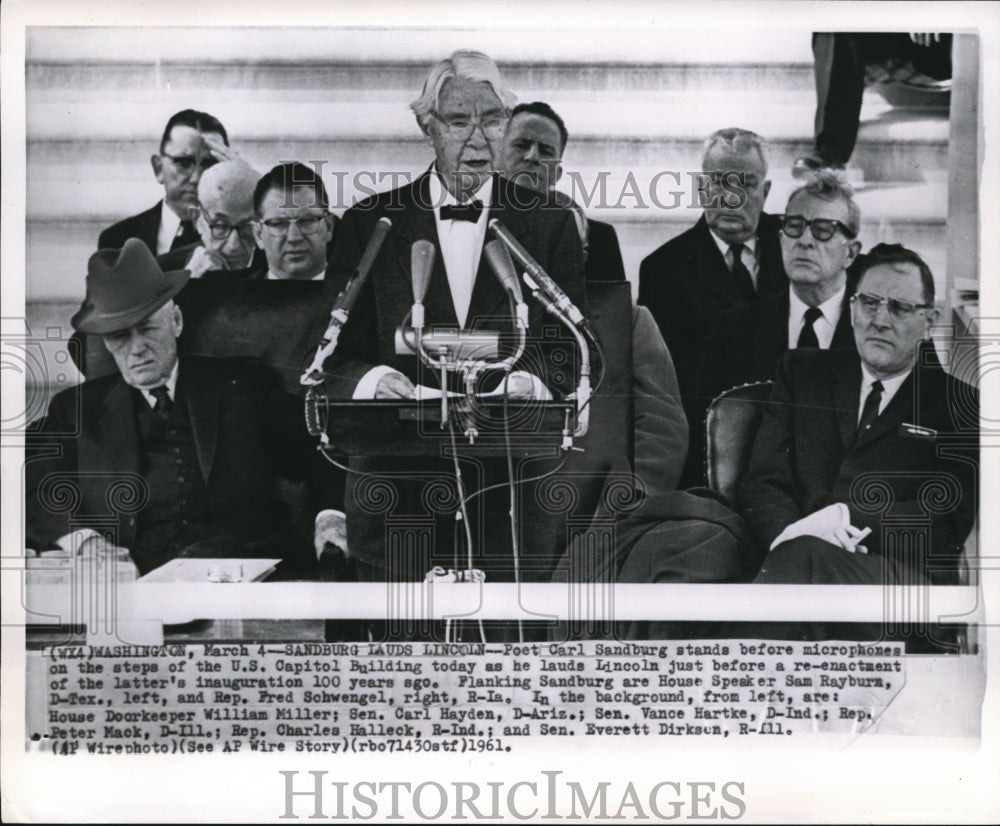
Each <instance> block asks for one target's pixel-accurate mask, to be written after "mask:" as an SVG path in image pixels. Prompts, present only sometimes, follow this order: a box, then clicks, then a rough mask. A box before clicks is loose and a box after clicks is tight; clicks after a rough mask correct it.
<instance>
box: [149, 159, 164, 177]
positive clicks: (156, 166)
mask: <svg viewBox="0 0 1000 826" xmlns="http://www.w3.org/2000/svg"><path fill="white" fill-rule="evenodd" d="M149 162H150V164H151V165H152V167H153V174H154V175H155V176H156V180H157V181H158V182H159V183H161V184H162V183H163V158H161V157H160V156H159V155H150V156H149Z"/></svg>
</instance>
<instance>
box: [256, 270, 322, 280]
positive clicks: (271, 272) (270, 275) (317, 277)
mask: <svg viewBox="0 0 1000 826" xmlns="http://www.w3.org/2000/svg"><path fill="white" fill-rule="evenodd" d="M324 278H326V268H325V267H324V268H323V269H322V270H320V271H319V272H318V273H316V275H313V276H310V277H309V278H288V277H287V276H283V275H276V274H275V272H274V270H268V271H267V280H268V281H322V280H323V279H324Z"/></svg>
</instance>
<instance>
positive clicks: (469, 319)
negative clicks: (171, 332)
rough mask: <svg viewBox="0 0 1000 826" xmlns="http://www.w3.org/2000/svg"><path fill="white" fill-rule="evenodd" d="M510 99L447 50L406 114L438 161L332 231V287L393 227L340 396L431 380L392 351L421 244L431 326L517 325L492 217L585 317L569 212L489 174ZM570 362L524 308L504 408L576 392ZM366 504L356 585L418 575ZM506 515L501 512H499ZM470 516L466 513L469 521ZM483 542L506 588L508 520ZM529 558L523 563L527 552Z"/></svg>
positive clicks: (442, 546)
mask: <svg viewBox="0 0 1000 826" xmlns="http://www.w3.org/2000/svg"><path fill="white" fill-rule="evenodd" d="M513 102H514V96H513V95H512V94H511V93H510V92H508V91H507V90H506V89H505V88H504V86H503V84H502V81H501V78H500V72H499V70H498V69H497V66H496V64H495V63H494V62H493V61H492V60H491V59H490V58H489V57H487V56H486V55H484V54H482V53H480V52H473V51H459V52H455V53H454V54H453V55H451V57H450V58H448V59H446V60H442V61H441V62H439V63H438V64H436V65H435V66H434V67H433V68H432V69H431V70H430V72H429V73H428V76H427V78H426V80H425V82H424V86H423V91H422V92H421V94H420V97H419V98H418V99H417V100H416V101H414V102H413V103H412V104H411V107H410V108H411V110H412V111H413V113H414V114H415V116H416V119H417V125H418V126H419V127H420V129H421V131H422V132H423V134H424V136H425V137H426V139H427V142H428V143H429V144H430V146H431V147H433V149H434V161H433V163H432V164H431V165H430V168H429V169H427V171H426V172H424V173H423V174H421V175H419V176H418V177H417V178H416V179H415V180H414V181H413V182H411V183H409V184H407V185H406V186H403V187H400V188H398V189H394V190H392V191H389V192H382V193H379V194H376V195H373V196H372V197H370V198H367V199H366V200H364V201H361V202H360V203H358V204H356V205H355V206H353V207H352V208H351V209H349V210H348V211H347V212H346V213H345V214H344V217H343V219H342V220H341V223H340V225H339V226H338V228H337V236H336V239H335V241H334V253H333V261H334V264H335V266H336V267H337V268H338V270H339V271H338V274H337V276H336V278H338V279H344V278H346V277H347V276H349V275H350V273H351V272H352V271H353V269H354V268H355V267H356V266H357V264H358V262H359V259H360V258H361V255H362V252H363V250H364V249H365V247H366V245H367V243H368V241H369V239H370V238H371V236H372V233H373V231H374V230H375V226H376V224H377V223H378V222H379V220H380V219H382V218H383V217H384V218H388V219H389V220H390V221H391V222H392V229H391V231H390V232H389V235H388V236H387V238H386V240H385V243H384V244H383V245H382V248H381V251H380V252H379V254H378V255H377V257H376V258H375V260H374V263H373V265H372V269H371V274H370V277H369V278H368V280H367V282H366V283H365V285H364V288H363V289H362V291H361V293H360V295H359V297H358V300H357V303H356V304H355V305H354V308H353V311H352V312H351V315H350V319H349V320H348V322H347V323H346V325H345V327H344V329H343V332H342V334H341V336H340V341H339V345H338V347H337V350H336V351H335V352H334V354H333V356H332V357H331V359H330V360H329V361H328V362H327V365H326V370H327V388H328V390H330V391H332V393H333V394H334V395H338V396H340V397H341V398H355V399H373V398H377V399H393V398H395V399H407V398H413V397H414V395H415V386H416V385H417V384H419V383H421V381H422V382H423V383H425V384H431V383H433V382H434V381H435V379H434V377H432V376H427V375H424V376H421V375H420V370H421V365H419V364H418V361H417V359H416V357H415V356H401V355H397V352H396V345H395V333H396V330H397V328H398V327H399V326H400V324H401V323H402V322H403V321H404V319H405V317H406V315H407V313H408V312H409V311H410V309H411V307H412V305H413V292H412V288H411V287H412V277H413V273H412V272H411V249H412V247H413V245H414V243H415V242H417V241H430V242H431V243H432V244H433V246H434V251H435V256H434V262H433V267H432V269H431V273H430V278H429V282H428V286H427V291H426V295H425V297H424V301H423V303H424V307H425V324H426V325H427V327H428V328H430V327H434V328H435V329H438V330H440V329H441V328H445V327H447V328H451V329H452V330H459V331H465V330H472V329H476V330H480V331H482V330H484V329H486V330H495V331H499V332H501V333H506V332H509V331H511V330H512V329H513V326H514V324H513V320H512V319H511V318H510V309H509V303H508V298H507V293H506V291H505V289H504V287H503V286H502V285H501V284H500V282H499V281H498V279H497V278H496V276H495V275H494V273H493V272H492V271H491V269H490V266H489V264H488V262H487V260H486V257H485V256H483V254H482V253H483V247H484V245H485V244H486V243H487V242H488V241H489V240H490V234H489V233H488V232H487V230H488V226H489V224H490V222H491V221H492V220H493V219H497V220H499V221H500V222H501V223H502V224H503V225H504V226H505V227H506V228H507V230H508V231H509V232H510V233H511V234H512V235H513V236H514V237H515V238H517V239H518V241H519V242H520V244H521V245H522V246H523V247H524V248H525V249H526V250H527V251H528V253H529V254H530V255H531V256H532V257H534V259H535V260H536V261H537V262H538V263H539V264H540V265H541V266H542V267H543V268H544V269H545V270H546V272H547V273H548V274H549V276H551V278H552V279H553V280H554V281H555V282H556V283H557V284H559V285H560V287H561V288H562V290H563V291H564V292H565V293H566V294H567V295H568V296H569V298H570V300H571V301H572V302H573V303H574V304H576V306H577V307H578V308H580V310H581V311H582V312H583V314H584V315H586V314H587V313H588V308H587V301H586V289H585V282H584V266H583V264H584V262H583V251H582V247H581V243H580V235H579V233H578V232H577V227H576V222H575V220H574V218H573V215H572V214H571V213H570V211H569V210H567V209H565V208H562V207H558V206H555V205H553V204H551V203H550V202H549V199H548V198H547V196H545V195H543V194H540V193H537V192H533V191H531V190H529V189H526V188H524V187H521V186H518V185H516V184H514V183H512V182H511V181H509V180H507V179H506V178H503V177H501V176H500V175H499V174H498V173H497V171H496V170H497V166H498V164H499V161H500V153H501V151H502V144H503V137H504V132H505V129H506V126H507V120H508V116H509V111H510V107H511V105H512V104H513ZM553 333H554V334H553ZM574 363H575V356H574V355H573V347H572V343H571V342H567V339H566V337H565V335H564V331H562V330H560V325H559V324H558V323H556V322H555V320H554V319H552V317H551V316H547V315H546V313H545V310H544V308H542V307H541V306H540V305H539V304H538V303H537V302H532V303H531V305H530V307H529V318H528V348H527V350H526V353H525V356H524V357H523V358H522V359H521V360H520V361H519V362H518V363H517V364H515V365H514V371H513V372H512V374H511V376H510V378H509V380H508V382H507V384H506V385H505V388H504V389H505V390H506V392H507V394H508V396H509V397H512V398H513V397H520V398H528V397H535V398H548V397H559V396H560V395H562V394H566V393H568V392H570V391H571V390H573V389H574V388H575V385H576V381H575V376H574ZM491 378H492V382H493V383H494V384H498V383H499V381H500V378H499V377H498V376H495V377H491ZM482 389H485V390H489V389H491V388H490V387H489V386H486V387H483V388H482ZM494 389H498V388H494ZM352 467H353V468H354V469H355V470H357V471H359V472H364V473H368V474H371V473H380V474H385V475H386V478H389V477H390V476H392V477H396V478H398V477H400V475H408V476H409V477H410V478H412V479H416V480H419V479H421V478H426V475H427V474H428V473H434V472H440V473H446V474H450V473H451V472H452V470H451V464H450V462H449V463H446V464H441V463H439V462H437V461H435V460H420V461H414V460H410V461H406V460H402V459H395V458H394V459H391V460H389V459H385V460H378V459H370V458H365V459H363V460H362V459H355V460H353V461H352ZM404 470H405V471H407V473H406V474H403V471H404ZM353 478H361V479H363V478H364V477H363V476H362V477H353ZM394 484H395V485H396V489H397V493H398V494H399V497H400V505H399V512H405V513H412V512H417V511H416V510H409V509H408V508H409V504H407V503H409V502H410V501H411V500H412V501H413V505H414V507H415V508H420V489H421V487H422V486H421V485H420V484H419V482H418V483H416V484H415V485H414V483H412V482H411V483H407V482H394ZM360 496H361V494H360V492H359V491H358V490H355V489H354V488H352V487H351V485H350V484H349V489H348V492H347V498H346V506H347V528H348V545H349V547H350V553H351V556H352V557H353V559H354V561H355V562H356V563H357V574H358V577H359V578H361V579H364V580H375V581H383V580H385V579H386V578H390V579H410V578H412V577H418V578H420V579H422V578H423V577H424V574H425V573H426V572H427V570H428V568H427V567H422V568H420V569H419V570H418V567H419V564H420V563H417V562H416V561H415V560H405V561H404V564H403V565H400V564H399V563H398V562H397V563H393V562H391V561H390V560H389V559H388V556H387V550H386V528H385V524H384V519H383V517H382V516H381V515H379V514H372V513H370V512H366V511H365V509H364V506H363V503H359V502H358V501H357V499H358V497H360ZM404 499H405V500H406V502H405V503H404V501H403V500H404ZM480 507H482V502H481V500H476V501H475V502H474V503H473V504H472V505H471V506H470V509H472V510H474V511H478V510H479V508H480ZM506 509H507V508H506V506H505V507H504V508H503V510H502V511H499V513H500V514H505V513H506ZM484 510H485V511H486V512H487V513H486V517H485V518H486V521H487V522H489V521H490V518H491V517H492V516H493V515H494V511H493V510H492V509H491V508H490V507H485V508H484ZM369 511H370V507H369ZM476 516H477V513H475V512H474V513H473V514H472V518H473V519H474V520H475V519H476ZM449 520H450V521H449ZM449 520H443V521H442V524H441V526H440V529H439V532H438V537H439V539H440V540H444V541H439V542H437V543H435V544H436V545H437V546H439V547H435V548H434V549H432V559H431V560H430V561H431V564H434V565H444V566H445V567H452V566H453V564H454V563H453V562H451V560H452V558H453V551H454V543H453V542H452V541H451V540H452V538H453V528H454V519H453V518H452V517H449ZM445 523H447V524H445ZM481 535H483V536H489V537H490V538H491V540H495V541H497V542H499V544H500V546H501V547H504V548H505V549H506V550H505V552H504V553H503V554H501V555H500V556H496V557H495V561H494V564H493V566H492V569H491V572H490V573H489V574H488V575H489V576H490V578H491V579H500V580H504V579H509V578H510V576H511V566H512V564H513V563H512V561H511V559H510V548H511V539H510V534H509V526H507V525H506V520H505V518H504V519H502V520H500V522H499V523H497V524H493V522H490V523H489V524H487V525H486V526H485V527H483V528H482V534H481ZM525 551H526V552H528V553H530V549H525ZM478 561H479V560H477V562H478ZM402 567H406V568H407V570H406V571H404V570H402ZM485 567H490V566H485Z"/></svg>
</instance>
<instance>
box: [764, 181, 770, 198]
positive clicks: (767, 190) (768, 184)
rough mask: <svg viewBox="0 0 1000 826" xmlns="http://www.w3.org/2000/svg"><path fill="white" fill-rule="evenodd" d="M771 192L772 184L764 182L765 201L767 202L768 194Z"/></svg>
mask: <svg viewBox="0 0 1000 826" xmlns="http://www.w3.org/2000/svg"><path fill="white" fill-rule="evenodd" d="M770 192H771V182H770V181H764V200H765V201H766V200H767V196H768V194H769V193H770Z"/></svg>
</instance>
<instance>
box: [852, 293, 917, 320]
mask: <svg viewBox="0 0 1000 826" xmlns="http://www.w3.org/2000/svg"><path fill="white" fill-rule="evenodd" d="M866 299H867V300H871V301H875V302H877V303H876V304H874V305H873V306H872V305H866V304H865V303H864V301H865V300H866ZM851 303H852V304H854V305H855V306H857V308H858V310H859V311H861V312H863V313H864V314H865V315H867V316H871V317H872V318H874V317H875V315H876V314H877V313H878V311H879V307H881V306H882V305H883V304H884V305H885V309H886V311H887V312H888V313H889V318H891V319H892V320H893V321H909V320H910V319H912V318H913V316H914V315H915V314H916V313H917V312H918V311H920V310H924V311H926V310H933V309H934V305H933V304H914V303H913V302H912V301H905V300H904V299H902V298H889V297H888V296H878V295H872V294H871V293H855V294H854V295H852V296H851ZM894 307H895V308H896V309H895V310H894V309H893V308H894ZM900 312H903V313H904V315H899V313H900Z"/></svg>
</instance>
